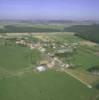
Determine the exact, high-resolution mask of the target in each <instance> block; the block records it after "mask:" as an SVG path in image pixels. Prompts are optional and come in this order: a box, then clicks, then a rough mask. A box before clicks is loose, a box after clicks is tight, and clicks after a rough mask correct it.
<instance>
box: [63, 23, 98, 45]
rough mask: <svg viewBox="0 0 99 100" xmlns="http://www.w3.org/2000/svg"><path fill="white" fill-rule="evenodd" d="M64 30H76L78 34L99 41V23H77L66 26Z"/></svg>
mask: <svg viewBox="0 0 99 100" xmlns="http://www.w3.org/2000/svg"><path fill="white" fill-rule="evenodd" d="M64 31H69V32H75V33H76V34H75V35H76V36H80V37H82V38H84V39H87V40H90V41H93V42H97V43H99V25H98V24H95V25H76V26H72V27H68V28H65V29H64Z"/></svg>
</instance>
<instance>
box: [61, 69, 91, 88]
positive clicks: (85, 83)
mask: <svg viewBox="0 0 99 100" xmlns="http://www.w3.org/2000/svg"><path fill="white" fill-rule="evenodd" d="M62 71H64V72H66V73H67V74H68V75H70V76H72V77H73V78H75V79H76V80H78V81H80V82H81V83H82V84H84V85H85V86H87V87H88V88H92V86H91V85H90V84H89V83H87V82H85V81H83V80H81V79H80V78H78V77H77V76H75V75H74V74H72V73H71V72H69V71H67V70H64V69H62Z"/></svg>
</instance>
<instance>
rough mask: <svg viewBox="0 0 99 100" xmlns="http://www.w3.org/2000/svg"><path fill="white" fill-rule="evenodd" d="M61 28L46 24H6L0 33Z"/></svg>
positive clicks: (52, 30) (49, 30)
mask: <svg viewBox="0 0 99 100" xmlns="http://www.w3.org/2000/svg"><path fill="white" fill-rule="evenodd" d="M60 31H61V28H57V27H54V26H52V27H50V26H47V27H46V25H45V27H42V25H41V26H36V25H34V26H28V25H26V26H25V25H22V26H21V25H4V28H2V29H0V33H24V32H27V33H28V32H60Z"/></svg>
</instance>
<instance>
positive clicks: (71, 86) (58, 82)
mask: <svg viewBox="0 0 99 100" xmlns="http://www.w3.org/2000/svg"><path fill="white" fill-rule="evenodd" d="M94 93H95V90H94V89H89V88H88V87H86V86H84V85H83V84H81V83H80V82H79V81H76V80H75V79H73V78H72V77H70V76H68V75H66V73H61V72H54V71H48V72H44V73H33V72H32V71H30V72H28V73H25V74H23V75H22V76H19V77H11V78H2V79H0V99H1V100H39V99H40V100H66V99H68V100H91V97H93V96H94Z"/></svg>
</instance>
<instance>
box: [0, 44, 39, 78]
mask: <svg viewBox="0 0 99 100" xmlns="http://www.w3.org/2000/svg"><path fill="white" fill-rule="evenodd" d="M39 59H40V52H39V51H38V50H33V51H32V50H30V49H29V48H26V47H21V46H4V45H2V46H0V76H2V77H6V76H9V75H13V74H15V73H17V72H18V71H20V70H24V69H26V68H28V67H31V66H35V64H36V63H37V61H39ZM2 77H0V78H2Z"/></svg>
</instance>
